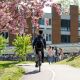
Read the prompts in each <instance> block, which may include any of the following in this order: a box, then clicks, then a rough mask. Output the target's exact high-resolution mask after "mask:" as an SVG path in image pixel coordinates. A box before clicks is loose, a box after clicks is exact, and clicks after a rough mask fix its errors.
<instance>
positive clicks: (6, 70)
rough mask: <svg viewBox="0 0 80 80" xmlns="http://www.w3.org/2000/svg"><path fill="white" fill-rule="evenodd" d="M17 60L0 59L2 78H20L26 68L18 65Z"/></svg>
mask: <svg viewBox="0 0 80 80" xmlns="http://www.w3.org/2000/svg"><path fill="white" fill-rule="evenodd" d="M18 63H19V62H17V61H0V80H19V78H20V77H21V76H22V75H23V74H24V69H22V68H21V67H18V66H16V64H18Z"/></svg>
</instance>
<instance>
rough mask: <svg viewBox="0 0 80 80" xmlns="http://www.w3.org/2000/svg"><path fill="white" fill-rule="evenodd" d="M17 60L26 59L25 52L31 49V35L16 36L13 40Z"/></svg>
mask: <svg viewBox="0 0 80 80" xmlns="http://www.w3.org/2000/svg"><path fill="white" fill-rule="evenodd" d="M13 45H14V46H15V52H16V53H17V55H18V56H19V61H22V60H26V54H28V53H29V52H31V51H32V46H31V35H23V36H18V35H17V37H16V39H15V40H14V42H13Z"/></svg>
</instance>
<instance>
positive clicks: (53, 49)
mask: <svg viewBox="0 0 80 80" xmlns="http://www.w3.org/2000/svg"><path fill="white" fill-rule="evenodd" d="M55 52H56V51H55V48H54V47H52V54H53V62H55V58H56V54H55Z"/></svg>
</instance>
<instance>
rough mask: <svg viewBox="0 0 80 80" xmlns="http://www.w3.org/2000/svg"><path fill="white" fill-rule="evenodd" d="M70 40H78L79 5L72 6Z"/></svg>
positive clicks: (73, 41)
mask: <svg viewBox="0 0 80 80" xmlns="http://www.w3.org/2000/svg"><path fill="white" fill-rule="evenodd" d="M70 41H71V42H72V43H75V42H77V41H78V6H75V5H71V6H70Z"/></svg>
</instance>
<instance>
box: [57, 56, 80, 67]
mask: <svg viewBox="0 0 80 80" xmlns="http://www.w3.org/2000/svg"><path fill="white" fill-rule="evenodd" d="M57 64H67V65H70V66H73V67H79V68H80V56H77V57H71V58H68V59H65V60H63V61H60V62H57Z"/></svg>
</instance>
